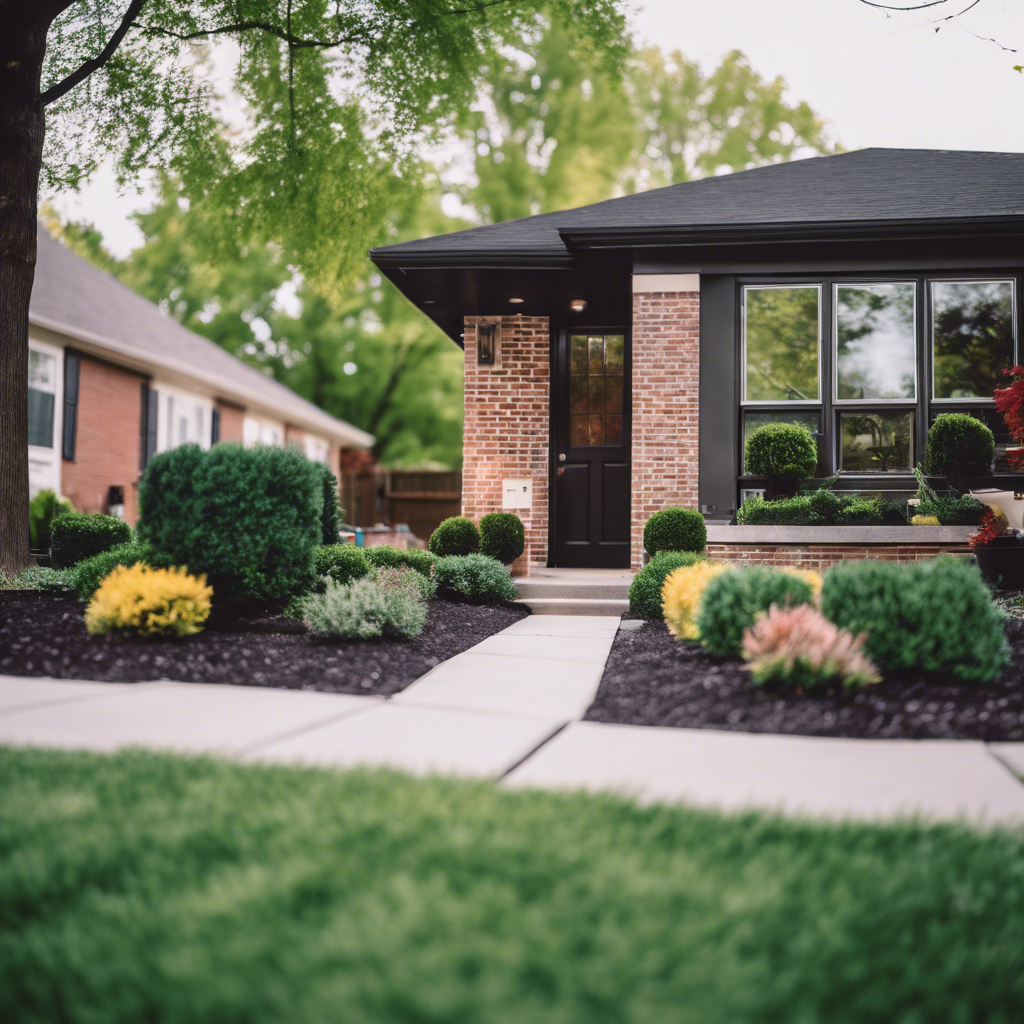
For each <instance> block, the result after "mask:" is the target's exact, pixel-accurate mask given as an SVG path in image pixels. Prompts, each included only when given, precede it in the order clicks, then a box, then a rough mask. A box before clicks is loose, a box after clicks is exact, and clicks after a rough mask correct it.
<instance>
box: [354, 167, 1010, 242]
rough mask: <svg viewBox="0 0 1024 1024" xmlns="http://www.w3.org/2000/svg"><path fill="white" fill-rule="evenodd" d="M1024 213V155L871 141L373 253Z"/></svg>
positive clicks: (1003, 215) (993, 216)
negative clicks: (633, 232) (573, 236)
mask: <svg viewBox="0 0 1024 1024" xmlns="http://www.w3.org/2000/svg"><path fill="white" fill-rule="evenodd" d="M999 217H1015V218H1016V217H1024V153H977V152H962V151H947V150H924V149H862V150H858V151H856V152H852V153H842V154H839V155H837V156H828V157H814V158H810V159H806V160H794V161H791V162H788V163H780V164H771V165H769V166H766V167H757V168H754V169H752V170H749V171H740V172H738V173H736V174H727V175H721V176H719V177H713V178H702V179H699V180H697V181H689V182H683V183H682V184H679V185H669V186H668V187H667V188H660V189H652V190H651V191H649V192H639V193H636V194H634V195H628V196H622V197H620V198H617V199H608V200H605V201H604V202H601V203H594V204H593V205H591V206H581V207H578V208H576V209H574V210H564V211H560V212H558V213H547V214H541V215H539V216H536V217H524V218H521V219H519V220H511V221H505V222H503V223H500V224H487V225H484V226H483V227H478V228H470V229H468V230H465V231H458V232H455V233H453V234H448V235H437V236H435V237H433V238H424V239H419V240H417V241H413V242H401V243H399V244H397V245H388V246H381V247H379V248H377V249H374V250H373V251H372V253H371V256H372V257H377V256H383V257H385V258H390V257H393V256H401V255H403V254H409V255H426V254H428V253H439V254H442V253H447V254H451V255H460V256H462V255H468V254H471V253H474V252H496V251H510V252H530V253H536V254H538V255H543V254H551V255H555V254H559V255H564V254H565V253H566V252H567V249H566V247H565V244H564V242H563V241H562V238H561V236H560V233H559V232H561V231H565V232H569V233H571V232H572V231H574V230H577V231H578V230H587V229H602V230H606V231H614V230H615V229H622V230H629V229H638V228H640V229H642V228H665V227H667V228H673V227H679V228H700V227H708V228H710V227H712V226H729V225H736V226H743V225H754V224H758V225H813V224H815V223H822V224H824V223H836V222H856V223H863V222H869V223H870V222H881V221H915V220H920V221H927V220H936V219H960V218H964V219H969V218H999Z"/></svg>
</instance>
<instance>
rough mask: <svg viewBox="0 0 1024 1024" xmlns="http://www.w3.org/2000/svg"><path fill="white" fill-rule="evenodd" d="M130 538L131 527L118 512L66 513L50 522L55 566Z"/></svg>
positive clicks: (83, 557)
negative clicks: (106, 514)
mask: <svg viewBox="0 0 1024 1024" xmlns="http://www.w3.org/2000/svg"><path fill="white" fill-rule="evenodd" d="M131 539H132V528H131V527H130V526H129V525H128V524H127V523H126V522H125V521H124V520H123V519H118V518H117V517H116V516H105V515H101V514H100V513H95V514H93V515H87V514H79V513H65V514H64V515H62V516H57V518H56V519H54V520H53V521H52V523H51V526H50V560H51V562H52V563H53V567H54V568H55V569H66V568H68V566H71V565H77V564H78V563H79V562H81V561H82V560H83V559H85V558H90V557H91V556H93V555H98V554H100V553H101V552H103V551H109V550H110V549H111V548H116V547H117V546H118V545H120V544H128V543H129V542H130V541H131Z"/></svg>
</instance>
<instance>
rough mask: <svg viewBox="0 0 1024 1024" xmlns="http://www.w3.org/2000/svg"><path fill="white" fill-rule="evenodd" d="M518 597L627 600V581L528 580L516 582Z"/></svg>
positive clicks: (527, 578) (527, 598)
mask: <svg viewBox="0 0 1024 1024" xmlns="http://www.w3.org/2000/svg"><path fill="white" fill-rule="evenodd" d="M516 586H517V587H518V588H519V596H520V597H521V598H522V599H523V600H524V601H529V600H533V599H535V598H549V597H565V598H568V597H572V598H576V599H578V600H580V599H582V600H587V599H590V598H597V599H601V600H615V601H623V600H629V581H628V580H626V581H624V582H622V583H605V582H593V581H587V580H585V579H571V580H554V579H530V578H529V577H526V578H523V579H517V580H516Z"/></svg>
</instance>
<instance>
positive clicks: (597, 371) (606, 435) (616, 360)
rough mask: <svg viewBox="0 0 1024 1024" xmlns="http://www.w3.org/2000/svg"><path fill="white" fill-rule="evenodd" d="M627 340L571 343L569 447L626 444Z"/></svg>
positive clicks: (589, 338) (575, 339)
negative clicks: (624, 439)
mask: <svg viewBox="0 0 1024 1024" xmlns="http://www.w3.org/2000/svg"><path fill="white" fill-rule="evenodd" d="M625 342H626V340H625V338H624V337H623V335H621V334H613V335H608V336H607V337H606V336H605V335H595V334H590V335H582V334H574V335H571V336H570V339H569V444H570V445H571V446H572V447H594V446H596V445H605V444H622V443H623V437H622V434H623V412H624V402H625V384H624V381H625V378H624V377H623V368H624V365H625Z"/></svg>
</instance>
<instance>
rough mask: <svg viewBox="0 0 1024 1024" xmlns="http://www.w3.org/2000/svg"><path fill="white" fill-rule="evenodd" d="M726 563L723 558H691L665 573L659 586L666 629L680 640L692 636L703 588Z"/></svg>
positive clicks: (696, 633)
mask: <svg viewBox="0 0 1024 1024" xmlns="http://www.w3.org/2000/svg"><path fill="white" fill-rule="evenodd" d="M729 569H730V566H729V565H727V564H726V563H724V562H695V563H694V564H693V565H685V566H681V567H680V568H678V569H674V570H673V571H672V572H671V573H669V575H668V577H667V578H666V579H665V584H664V586H663V587H662V588H661V607H662V613H663V615H664V616H665V625H666V626H668V631H669V632H670V633H671V634H672V635H673V636H675V637H678V638H679V639H680V640H696V639H697V638H698V637H699V636H700V634H699V632H698V630H697V623H696V621H695V619H696V615H697V607H698V605H699V604H700V599H701V597H702V596H703V594H704V588H705V587H706V586H707V585H708V584H709V583H710V582H711V581H712V580H713V579H714V578H715V577H716V576H721V575H722V573H723V572H728V571H729Z"/></svg>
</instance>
